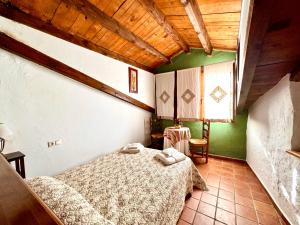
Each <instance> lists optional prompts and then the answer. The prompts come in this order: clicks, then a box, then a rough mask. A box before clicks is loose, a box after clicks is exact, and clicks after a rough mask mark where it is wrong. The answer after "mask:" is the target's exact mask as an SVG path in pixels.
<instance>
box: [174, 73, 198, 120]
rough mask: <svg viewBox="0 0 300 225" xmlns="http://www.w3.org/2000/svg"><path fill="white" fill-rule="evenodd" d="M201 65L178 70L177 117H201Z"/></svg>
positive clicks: (183, 118)
mask: <svg viewBox="0 0 300 225" xmlns="http://www.w3.org/2000/svg"><path fill="white" fill-rule="evenodd" d="M200 73H201V69H200V67H197V68H191V69H185V70H178V71H177V118H178V119H182V120H185V119H200V118H201V117H200V116H201V115H200V113H201V85H200Z"/></svg>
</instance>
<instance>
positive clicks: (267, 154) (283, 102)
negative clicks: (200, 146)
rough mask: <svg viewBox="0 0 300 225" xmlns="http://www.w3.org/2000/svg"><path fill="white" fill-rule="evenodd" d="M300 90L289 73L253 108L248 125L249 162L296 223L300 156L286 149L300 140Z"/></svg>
mask: <svg viewBox="0 0 300 225" xmlns="http://www.w3.org/2000/svg"><path fill="white" fill-rule="evenodd" d="M299 89H300V83H293V82H290V81H289V75H287V76H285V77H284V78H283V79H282V80H281V81H280V83H278V84H277V85H276V86H275V87H274V88H273V89H271V90H270V91H268V92H267V93H266V94H265V95H263V96H262V97H260V98H259V99H258V100H257V102H256V103H255V104H254V105H253V106H252V107H251V108H250V110H249V117H248V126H247V162H248V163H249V165H250V166H251V168H252V169H253V170H254V172H255V173H256V175H257V176H258V177H259V179H260V180H261V182H262V183H263V184H264V186H265V187H266V189H267V190H268V192H269V193H270V194H271V196H272V198H273V199H274V200H275V202H276V203H277V205H278V206H279V207H280V208H281V210H282V211H283V213H284V214H285V215H286V217H287V218H288V219H289V220H290V222H291V223H292V224H300V197H299V194H300V186H299V184H300V159H299V158H296V157H294V156H292V155H290V154H288V153H286V151H287V150H291V149H293V144H292V143H293V142H295V143H296V141H293V139H297V138H298V139H297V140H299V129H298V131H297V128H298V127H299V125H300V124H299V120H298V119H296V120H295V118H297V117H298V116H299V115H298V113H299V104H300V101H299V96H300V95H299V94H300V93H299ZM295 94H297V96H295ZM294 127H296V129H294Z"/></svg>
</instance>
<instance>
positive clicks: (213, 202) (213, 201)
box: [201, 192, 217, 206]
mask: <svg viewBox="0 0 300 225" xmlns="http://www.w3.org/2000/svg"><path fill="white" fill-rule="evenodd" d="M201 201H203V202H206V203H208V204H211V205H214V206H216V205H217V197H216V196H213V195H210V194H208V193H206V192H204V193H203V194H202V197H201Z"/></svg>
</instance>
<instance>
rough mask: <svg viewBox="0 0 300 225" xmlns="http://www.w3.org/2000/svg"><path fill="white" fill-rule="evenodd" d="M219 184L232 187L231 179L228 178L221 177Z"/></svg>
mask: <svg viewBox="0 0 300 225" xmlns="http://www.w3.org/2000/svg"><path fill="white" fill-rule="evenodd" d="M220 183H223V184H229V185H232V186H234V183H233V179H231V178H229V177H221V181H220Z"/></svg>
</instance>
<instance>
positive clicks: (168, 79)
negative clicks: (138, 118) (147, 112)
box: [155, 72, 175, 119]
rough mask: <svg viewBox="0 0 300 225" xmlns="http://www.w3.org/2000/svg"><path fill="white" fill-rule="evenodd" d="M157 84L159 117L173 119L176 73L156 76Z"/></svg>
mask: <svg viewBox="0 0 300 225" xmlns="http://www.w3.org/2000/svg"><path fill="white" fill-rule="evenodd" d="M155 82H156V83H155V84H156V110H157V116H158V117H160V118H164V119H173V118H174V85H175V73H174V72H168V73H161V74H156V75H155Z"/></svg>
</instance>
